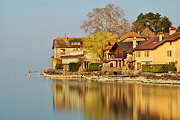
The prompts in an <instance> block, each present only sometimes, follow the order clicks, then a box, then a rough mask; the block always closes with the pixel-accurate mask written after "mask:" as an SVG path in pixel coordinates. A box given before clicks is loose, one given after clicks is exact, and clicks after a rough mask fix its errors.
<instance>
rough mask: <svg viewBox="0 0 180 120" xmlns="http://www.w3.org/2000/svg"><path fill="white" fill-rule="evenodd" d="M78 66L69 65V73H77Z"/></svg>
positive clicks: (76, 64)
mask: <svg viewBox="0 0 180 120" xmlns="http://www.w3.org/2000/svg"><path fill="white" fill-rule="evenodd" d="M79 67H80V65H79V64H78V63H69V71H72V72H77V71H78V70H79Z"/></svg>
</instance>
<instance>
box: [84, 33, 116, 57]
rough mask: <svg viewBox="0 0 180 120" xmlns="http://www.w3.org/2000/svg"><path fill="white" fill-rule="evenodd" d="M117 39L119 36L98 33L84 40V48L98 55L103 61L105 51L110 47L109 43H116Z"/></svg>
mask: <svg viewBox="0 0 180 120" xmlns="http://www.w3.org/2000/svg"><path fill="white" fill-rule="evenodd" d="M117 37H118V35H117V34H113V33H110V32H96V33H94V34H91V35H89V36H87V37H85V38H84V41H83V48H85V49H87V50H88V51H89V52H92V53H94V54H96V55H97V56H99V58H100V59H101V60H103V59H104V56H103V50H104V49H105V48H106V46H107V45H108V42H112V41H116V38H117Z"/></svg>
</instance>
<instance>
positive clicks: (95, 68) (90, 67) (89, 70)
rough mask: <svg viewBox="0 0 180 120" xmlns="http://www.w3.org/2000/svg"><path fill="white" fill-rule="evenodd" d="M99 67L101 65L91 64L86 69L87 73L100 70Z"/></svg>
mask: <svg viewBox="0 0 180 120" xmlns="http://www.w3.org/2000/svg"><path fill="white" fill-rule="evenodd" d="M101 65H102V64H101V63H91V64H90V66H89V68H88V72H92V71H99V70H101Z"/></svg>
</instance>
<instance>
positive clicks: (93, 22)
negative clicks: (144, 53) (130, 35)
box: [81, 4, 130, 34]
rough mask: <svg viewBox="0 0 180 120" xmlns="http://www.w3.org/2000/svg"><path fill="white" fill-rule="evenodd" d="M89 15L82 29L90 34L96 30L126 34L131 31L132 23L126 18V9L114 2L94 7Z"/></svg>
mask: <svg viewBox="0 0 180 120" xmlns="http://www.w3.org/2000/svg"><path fill="white" fill-rule="evenodd" d="M87 17H88V19H87V20H84V21H83V23H82V25H81V29H82V30H83V31H85V32H86V33H89V34H92V33H95V32H113V33H117V34H124V33H126V32H128V31H130V23H129V21H128V20H127V19H125V18H124V11H123V10H122V9H121V8H120V7H119V6H117V5H114V4H108V5H107V6H106V7H105V8H94V9H93V11H92V12H89V13H88V15H87Z"/></svg>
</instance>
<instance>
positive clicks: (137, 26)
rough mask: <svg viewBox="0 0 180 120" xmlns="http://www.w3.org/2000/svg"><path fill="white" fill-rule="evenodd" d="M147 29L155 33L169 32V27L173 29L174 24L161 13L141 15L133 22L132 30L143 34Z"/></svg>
mask: <svg viewBox="0 0 180 120" xmlns="http://www.w3.org/2000/svg"><path fill="white" fill-rule="evenodd" d="M146 27H147V28H149V29H150V30H152V31H153V32H155V33H158V32H168V31H169V27H172V22H171V21H170V20H169V18H167V17H166V16H164V17H161V14H159V13H156V14H155V13H152V12H149V13H146V14H143V13H141V14H140V15H139V16H138V17H137V20H136V21H134V22H133V26H132V30H134V31H135V32H138V31H139V32H141V31H142V29H144V28H146Z"/></svg>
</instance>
